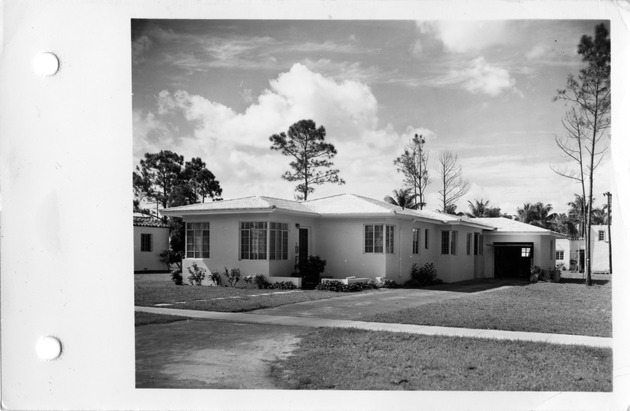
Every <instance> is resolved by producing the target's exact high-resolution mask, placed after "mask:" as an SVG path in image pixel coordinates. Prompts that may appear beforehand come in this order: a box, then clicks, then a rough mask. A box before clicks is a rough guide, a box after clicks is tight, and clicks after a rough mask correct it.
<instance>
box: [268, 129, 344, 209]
mask: <svg viewBox="0 0 630 411" xmlns="http://www.w3.org/2000/svg"><path fill="white" fill-rule="evenodd" d="M325 137H326V129H325V128H324V127H323V126H320V127H319V128H318V127H317V125H316V124H315V122H314V121H313V120H300V121H298V122H297V123H295V124H293V125H292V126H291V127H289V130H288V132H287V133H284V132H282V133H280V134H274V135H272V136H271V137H269V141H271V142H272V145H271V147H270V148H271V149H272V150H276V151H280V152H281V153H282V154H284V155H285V156H289V157H293V158H294V160H293V161H291V163H290V164H289V165H290V166H291V169H292V170H291V171H286V172H285V173H284V174H283V175H282V178H283V179H285V180H287V181H299V182H300V183H299V184H298V185H297V186H296V187H295V191H296V192H297V193H298V195H297V198H298V199H299V200H304V201H306V200H307V199H308V195H309V194H311V193H312V192H314V191H315V188H314V187H313V186H316V185H321V184H324V183H336V184H345V181H344V180H343V179H341V178H340V177H339V170H337V169H331V167H332V166H333V163H332V161H330V160H331V159H332V158H333V157H335V155H336V154H337V150H336V149H335V146H334V145H332V144H330V143H326V142H325V141H324V140H325Z"/></svg>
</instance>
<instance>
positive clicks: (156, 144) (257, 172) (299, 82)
mask: <svg viewBox="0 0 630 411" xmlns="http://www.w3.org/2000/svg"><path fill="white" fill-rule="evenodd" d="M251 97H252V98H253V96H251ZM302 119H312V120H313V121H315V122H316V123H317V124H318V125H323V126H324V127H325V128H326V131H327V137H326V140H327V141H329V142H331V143H332V144H334V145H335V147H336V148H337V151H338V153H339V154H338V155H337V157H336V158H335V159H334V163H335V167H336V168H339V169H340V170H341V176H342V178H344V179H345V180H346V181H347V182H348V183H351V182H352V184H353V187H354V188H353V190H358V191H357V192H361V193H363V194H365V195H372V196H375V197H376V198H380V197H381V196H383V195H384V194H387V193H388V192H389V191H391V189H392V188H391V187H390V186H391V181H392V180H394V179H396V180H400V181H402V178H401V177H400V176H397V175H396V170H395V168H394V167H393V164H392V161H393V159H394V158H395V157H396V155H397V151H399V150H402V146H403V145H404V144H406V143H407V142H408V141H409V139H410V135H412V133H414V132H421V133H423V134H426V135H427V136H430V137H429V138H435V137H434V135H433V134H432V132H431V131H430V130H426V129H421V128H417V127H415V128H414V127H409V128H408V129H407V130H406V132H405V133H402V134H399V133H397V132H396V131H395V130H394V129H393V127H392V126H391V125H385V126H380V125H379V124H378V103H377V100H376V98H375V97H374V95H373V94H372V91H371V90H370V88H369V87H368V86H367V85H366V84H365V83H363V82H361V81H356V80H335V79H334V78H331V77H327V76H324V75H322V74H320V73H317V72H314V71H312V70H310V69H309V68H308V67H306V66H305V65H302V64H299V63H298V64H295V65H293V66H292V67H291V69H290V70H288V71H286V72H284V73H281V74H279V75H278V76H277V77H276V78H275V79H272V80H270V81H269V88H268V89H266V90H264V91H263V92H262V93H260V94H259V95H258V96H256V98H255V99H254V100H253V102H252V103H251V104H250V105H249V107H247V109H246V110H245V111H244V112H242V113H239V112H236V111H234V110H233V109H231V108H230V107H227V106H225V105H223V104H221V103H218V102H215V101H212V100H210V99H208V98H206V97H203V96H199V95H194V94H191V93H190V92H188V91H185V90H176V91H168V90H163V91H161V92H160V93H159V94H158V96H157V99H156V103H155V109H154V110H153V111H152V112H150V113H134V140H135V141H136V144H135V147H134V154H135V156H136V159H135V161H136V162H137V161H138V159H139V157H140V156H141V155H142V154H143V153H144V152H145V151H144V150H149V151H152V152H154V151H158V149H171V150H173V151H175V152H177V153H179V154H182V155H184V157H185V158H187V159H188V158H190V157H191V156H200V157H202V159H204V161H206V162H207V163H208V165H209V168H210V169H211V170H212V172H213V173H215V175H217V178H218V179H219V180H220V181H221V185H222V187H223V189H224V197H225V198H233V197H241V196H244V195H254V194H266V195H276V196H280V197H285V198H291V197H292V195H293V190H294V184H293V183H289V182H286V181H284V180H282V179H281V178H280V175H281V174H282V173H283V171H285V170H287V169H288V164H289V159H288V158H285V157H283V156H282V155H281V154H279V153H277V152H273V151H271V150H270V149H269V146H270V142H269V136H271V135H272V134H276V133H279V132H282V131H285V132H286V130H287V129H288V128H289V126H290V125H291V124H293V123H295V122H297V121H299V120H302ZM181 130H189V132H187V133H184V135H182V134H181ZM178 131H179V133H180V134H177V133H178ZM383 157H385V158H387V161H382V158H383ZM397 185H398V184H395V186H397ZM382 186H385V187H386V188H381V187H382ZM340 191H343V188H340V187H337V186H334V185H328V186H321V187H318V188H317V191H316V192H317V195H327V194H335V193H339V192H340Z"/></svg>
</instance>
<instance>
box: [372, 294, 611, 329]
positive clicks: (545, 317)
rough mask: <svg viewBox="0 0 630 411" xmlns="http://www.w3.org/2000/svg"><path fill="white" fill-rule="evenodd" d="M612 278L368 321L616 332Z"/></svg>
mask: <svg viewBox="0 0 630 411" xmlns="http://www.w3.org/2000/svg"><path fill="white" fill-rule="evenodd" d="M611 290H612V288H611V282H605V283H604V282H603V281H602V282H599V283H598V285H593V286H591V287H586V286H585V285H583V284H580V283H570V282H561V283H550V282H539V283H536V284H528V285H523V286H515V287H511V288H508V289H500V290H495V291H492V292H486V293H479V294H471V295H470V296H466V297H464V298H458V299H454V300H448V301H443V302H439V303H431V304H426V305H422V306H419V307H414V308H408V309H404V310H400V311H395V312H389V313H381V314H377V315H374V316H372V317H369V318H366V319H363V320H364V321H374V322H386V323H402V324H417V325H436V326H445V327H464V328H480V329H496V330H508V331H530V332H545V333H558V334H577V335H590V336H598V337H611V336H612V303H611V299H612V295H611Z"/></svg>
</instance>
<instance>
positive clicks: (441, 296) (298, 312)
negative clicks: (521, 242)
mask: <svg viewBox="0 0 630 411" xmlns="http://www.w3.org/2000/svg"><path fill="white" fill-rule="evenodd" d="M518 284H525V283H523V282H519V281H513V280H507V281H496V280H492V281H483V280H474V281H464V282H461V283H453V284H441V285H438V286H433V287H430V288H423V289H417V290H413V289H380V290H374V291H363V292H361V293H356V294H353V293H349V294H348V295H346V296H343V297H335V298H331V299H328V300H317V301H307V302H303V303H297V304H290V305H282V306H279V307H274V308H265V309H262V310H256V311H252V312H251V314H263V315H285V316H293V317H313V318H326V319H333V320H361V319H363V318H365V317H369V316H371V315H374V314H378V313H386V312H390V311H398V310H402V309H405V308H411V307H417V306H420V305H425V304H431V303H435V302H440V301H446V300H452V299H454V298H462V297H466V296H470V295H471V293H478V292H492V291H495V290H498V289H500V288H503V287H506V286H512V285H518Z"/></svg>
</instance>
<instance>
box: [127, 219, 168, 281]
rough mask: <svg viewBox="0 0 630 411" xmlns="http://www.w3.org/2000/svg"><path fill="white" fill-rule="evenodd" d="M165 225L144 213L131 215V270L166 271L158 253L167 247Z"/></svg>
mask: <svg viewBox="0 0 630 411" xmlns="http://www.w3.org/2000/svg"><path fill="white" fill-rule="evenodd" d="M168 236H169V228H168V226H167V225H165V224H162V222H161V221H160V220H159V219H157V218H155V217H151V216H147V215H146V214H140V213H134V215H133V270H134V273H159V272H168V270H167V269H166V265H165V264H164V263H162V262H160V253H161V252H162V251H164V250H167V249H168V248H169V242H168Z"/></svg>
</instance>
